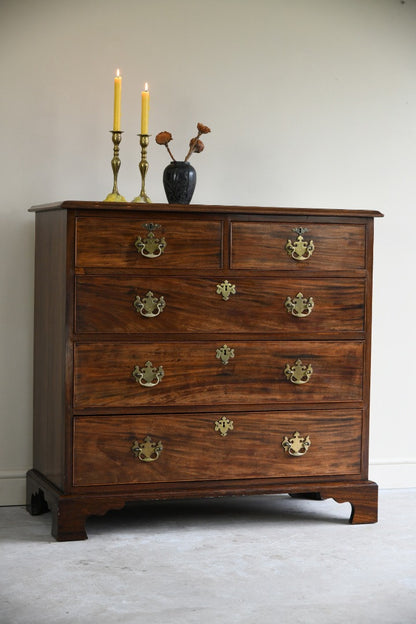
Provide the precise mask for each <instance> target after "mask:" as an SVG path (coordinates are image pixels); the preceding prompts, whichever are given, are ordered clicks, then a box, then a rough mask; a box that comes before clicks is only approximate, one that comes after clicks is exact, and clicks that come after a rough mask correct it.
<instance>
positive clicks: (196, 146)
mask: <svg viewBox="0 0 416 624" xmlns="http://www.w3.org/2000/svg"><path fill="white" fill-rule="evenodd" d="M189 147H192V148H193V151H194V152H195V154H199V153H200V152H202V150H203V149H204V147H205V145H204V144H203V142H202V141H201V139H191V140H190V141H189Z"/></svg>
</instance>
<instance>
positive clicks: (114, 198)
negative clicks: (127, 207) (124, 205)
mask: <svg viewBox="0 0 416 624" xmlns="http://www.w3.org/2000/svg"><path fill="white" fill-rule="evenodd" d="M104 201H106V202H126V201H127V199H126V198H125V197H123V195H120V193H109V194H108V195H107V197H106V198H105V199H104Z"/></svg>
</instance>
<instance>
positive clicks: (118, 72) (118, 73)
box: [117, 69, 120, 78]
mask: <svg viewBox="0 0 416 624" xmlns="http://www.w3.org/2000/svg"><path fill="white" fill-rule="evenodd" d="M119 77H120V70H119V69H117V78H119Z"/></svg>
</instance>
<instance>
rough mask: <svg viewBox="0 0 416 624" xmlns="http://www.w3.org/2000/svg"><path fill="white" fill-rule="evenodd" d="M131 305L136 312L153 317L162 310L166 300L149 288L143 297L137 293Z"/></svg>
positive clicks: (146, 316)
mask: <svg viewBox="0 0 416 624" xmlns="http://www.w3.org/2000/svg"><path fill="white" fill-rule="evenodd" d="M133 306H134V309H135V310H136V312H137V313H138V314H141V315H142V316H144V317H145V318H154V317H155V316H159V314H160V313H161V312H163V310H164V309H165V307H166V301H165V298H164V297H163V295H161V296H160V297H159V298H157V297H155V296H154V294H153V293H152V291H151V290H149V291H148V292H147V293H146V295H145V296H144V297H140V296H139V295H137V296H136V299H135V300H134V302H133Z"/></svg>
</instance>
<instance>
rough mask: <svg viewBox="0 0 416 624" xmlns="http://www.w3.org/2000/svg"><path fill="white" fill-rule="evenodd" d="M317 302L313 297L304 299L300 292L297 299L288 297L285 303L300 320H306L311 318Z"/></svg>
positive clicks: (288, 309)
mask: <svg viewBox="0 0 416 624" xmlns="http://www.w3.org/2000/svg"><path fill="white" fill-rule="evenodd" d="M314 305H315V302H314V300H313V298H312V297H309V299H308V298H307V297H304V296H303V294H302V293H301V292H298V294H297V295H296V297H293V299H292V298H291V297H287V298H286V301H285V308H286V310H287V311H288V312H289V314H292V315H293V316H296V317H298V318H304V317H305V316H309V314H310V313H311V312H312V310H313V308H314Z"/></svg>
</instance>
